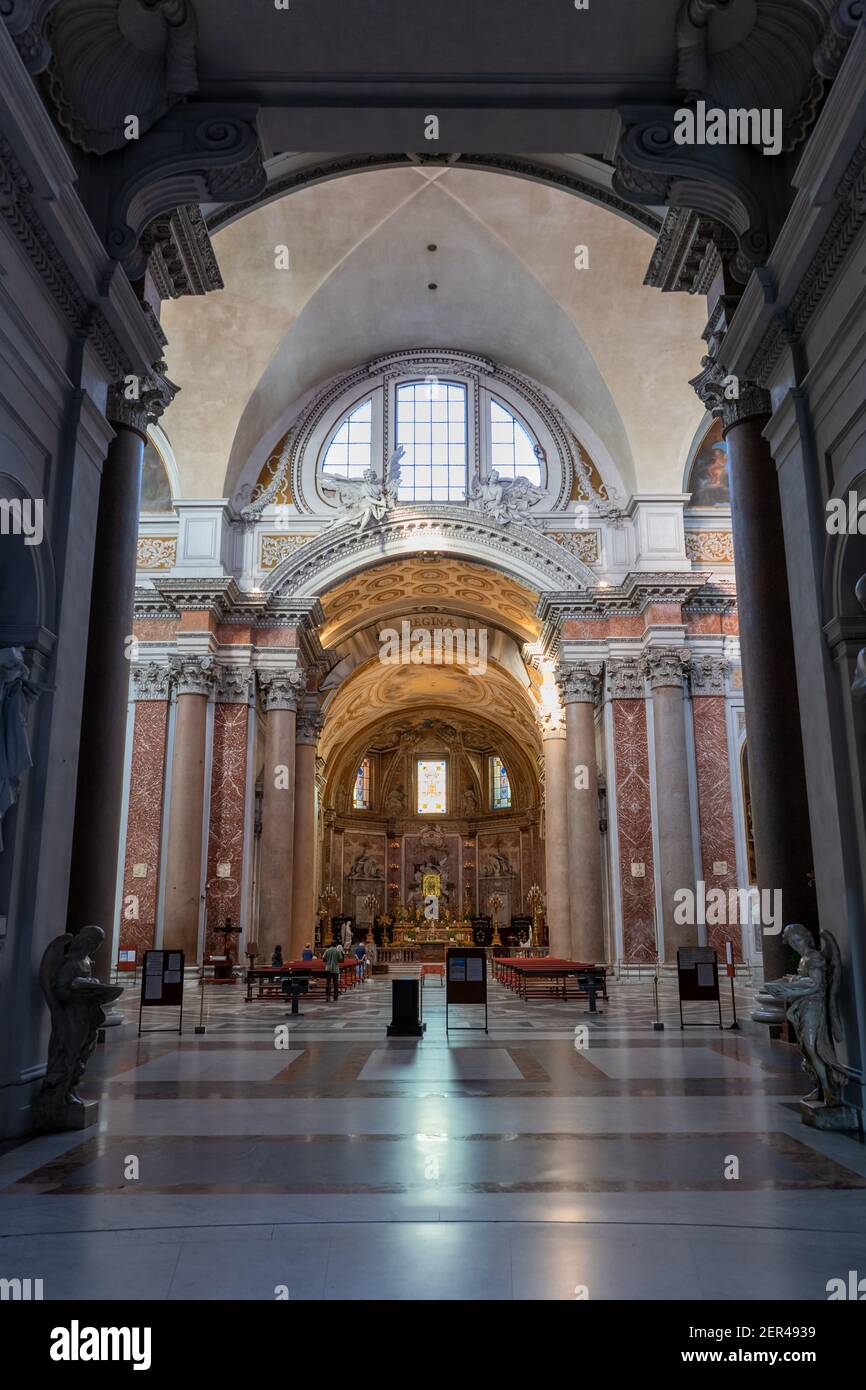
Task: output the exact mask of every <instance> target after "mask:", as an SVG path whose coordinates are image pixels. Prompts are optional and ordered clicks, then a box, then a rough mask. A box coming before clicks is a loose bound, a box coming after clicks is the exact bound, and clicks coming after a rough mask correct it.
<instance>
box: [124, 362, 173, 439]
mask: <svg viewBox="0 0 866 1390" xmlns="http://www.w3.org/2000/svg"><path fill="white" fill-rule="evenodd" d="M166 370H167V368H166V364H165V362H154V364H153V371H151V372H148V374H147V375H146V376H142V377H139V376H135V375H130V376H128V377H125V378H124V380H123V381H119V382H116V383H115V385H113V386H112V387H111V389H110V390H109V393H108V407H107V409H106V415H107V417H108V419H109V420H110V421H111V423H112V425H119V426H120V427H121V428H122V429H128V430H135V432H136V434H140V435H141V436H142V437H145V436H146V435H147V427H148V425H152V424H154V423H155V422H156V421H157V420H158V419H159V418H160V417H161V416H162V415H163V414H164V413H165V411H166V410H167V409H168V407H169V406H170V405H171V403H172V401H173V400H174V398H175V396H176V395H177V393H178V391H179V390H180V387H179V386H175V384H174V382H173V381H169V379H168V377H167V376H166V375H165V372H166Z"/></svg>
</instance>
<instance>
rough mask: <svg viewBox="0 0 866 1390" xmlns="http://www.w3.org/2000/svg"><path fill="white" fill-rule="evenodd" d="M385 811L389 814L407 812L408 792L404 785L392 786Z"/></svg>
mask: <svg viewBox="0 0 866 1390" xmlns="http://www.w3.org/2000/svg"><path fill="white" fill-rule="evenodd" d="M385 812H386V814H387V815H389V816H403V815H405V814H406V793H405V792H404V790H403V788H402V787H392V788H391V790H390V791H389V793H388V795H387V797H386V799H385Z"/></svg>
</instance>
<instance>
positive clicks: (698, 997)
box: [677, 946, 722, 1029]
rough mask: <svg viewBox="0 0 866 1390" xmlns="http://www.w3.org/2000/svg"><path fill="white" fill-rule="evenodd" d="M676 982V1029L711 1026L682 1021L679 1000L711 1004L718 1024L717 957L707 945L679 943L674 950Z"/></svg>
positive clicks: (720, 1017) (712, 1025) (719, 1000)
mask: <svg viewBox="0 0 866 1390" xmlns="http://www.w3.org/2000/svg"><path fill="white" fill-rule="evenodd" d="M677 985H678V987H679V996H680V1029H683V1028H686V1027H688V1028H715V1027H716V1024H715V1023H707V1022H706V1021H705V1020H703V1021H701V1022H700V1023H689V1024H686V1023H684V1022H683V1002H684V1001H685V1002H692V1003H696V1004H698V1003H704V1002H707V1003H710V1002H712V1003H715V1004H716V1006H717V1007H718V1010H719V1022H718V1026H719V1028H721V1027H722V1001H721V998H720V997H719V958H718V956H717V955H716V952H715V951H714V950H713V949H712V947H711V946H681V947H680V949H679V950H678V951H677Z"/></svg>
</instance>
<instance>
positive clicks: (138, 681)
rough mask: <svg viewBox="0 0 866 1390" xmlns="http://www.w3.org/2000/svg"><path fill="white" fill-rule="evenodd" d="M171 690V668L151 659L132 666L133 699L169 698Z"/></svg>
mask: <svg viewBox="0 0 866 1390" xmlns="http://www.w3.org/2000/svg"><path fill="white" fill-rule="evenodd" d="M170 690H171V668H170V667H168V666H160V664H159V662H156V661H150V662H148V663H147V664H146V665H142V666H133V668H132V691H131V693H132V698H133V700H167V699H168V697H169V692H170Z"/></svg>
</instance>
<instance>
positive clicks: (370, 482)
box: [319, 444, 406, 532]
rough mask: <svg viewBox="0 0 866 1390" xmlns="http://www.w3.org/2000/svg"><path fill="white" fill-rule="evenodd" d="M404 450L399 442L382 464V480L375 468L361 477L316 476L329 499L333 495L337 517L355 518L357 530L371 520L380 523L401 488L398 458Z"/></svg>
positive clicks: (342, 518) (330, 499)
mask: <svg viewBox="0 0 866 1390" xmlns="http://www.w3.org/2000/svg"><path fill="white" fill-rule="evenodd" d="M405 452H406V450H405V449H404V448H403V445H402V444H401V445H400V447H399V448H397V449H395V450H394V452H393V454H392V455H391V457H390V458H389V460H388V462H387V463H386V465H385V481H384V482H382V480H381V478H380V477H379V475H378V473H377V472H376V470H375V468H368V469H366V471H365V473H364V476H363V478H338V477H336V476H335V475H332V474H330V473H322V474H321V476H320V479H319V482H320V486H321V490H322V493H323V494H324V496H325V497H326V498H327V499H328V501H334V499H336V502H337V504H338V505H339V506H340V508H341V509H342V515H341V516H340V517H338V518H337V519H338V521H340V522H342V521H354V520H356V519H357V521H358V531H359V532H361V531H365V530H366V529H367V526H368V525H369V523H370V522H371V521H375V522H376V523H377V524H378V525H380V526H381V524H382V521H383V520H384V517H385V514H386V512H389V511H390V510H391V508H392V507H396V505H397V494H398V493H399V491H400V460H401V458H402V457H403V455H404V454H405Z"/></svg>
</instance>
